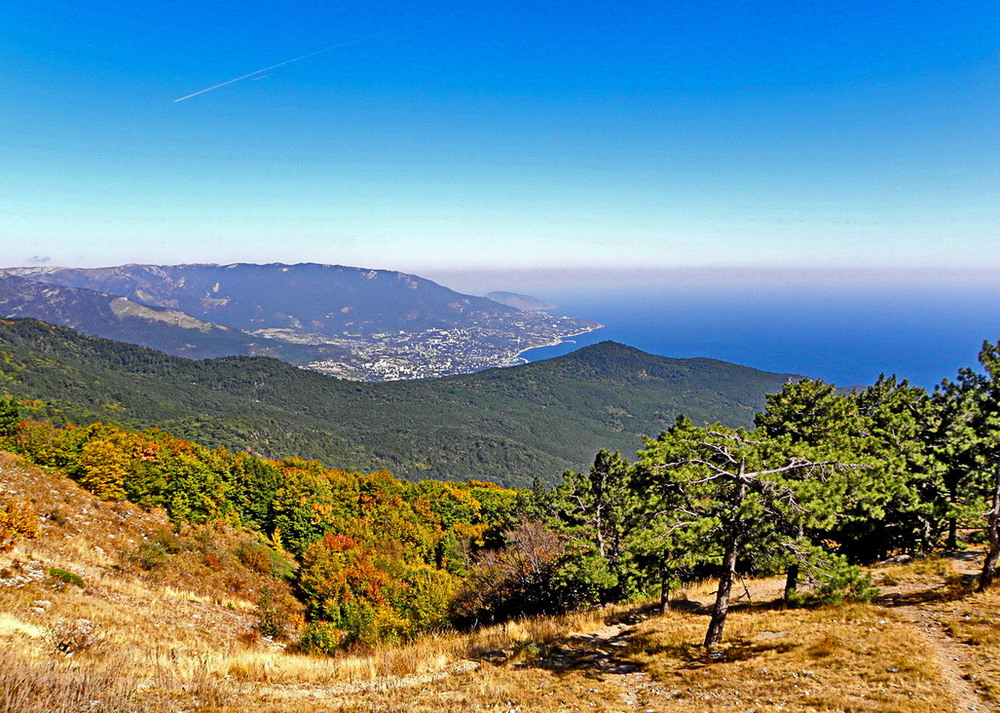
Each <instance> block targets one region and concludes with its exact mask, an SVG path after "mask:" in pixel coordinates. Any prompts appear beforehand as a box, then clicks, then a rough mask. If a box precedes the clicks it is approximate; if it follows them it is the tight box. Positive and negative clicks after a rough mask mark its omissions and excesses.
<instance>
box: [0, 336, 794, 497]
mask: <svg viewBox="0 0 1000 713" xmlns="http://www.w3.org/2000/svg"><path fill="white" fill-rule="evenodd" d="M0 357H3V359H4V361H3V362H0V370H2V376H3V378H4V379H5V380H4V383H3V387H2V390H4V391H9V392H10V393H13V394H15V395H17V396H19V397H30V398H39V399H43V400H46V401H50V402H54V403H55V404H56V405H57V407H58V409H60V413H58V414H53V415H55V416H57V417H61V418H65V419H71V420H75V421H77V422H84V421H87V420H96V419H101V420H111V421H115V422H119V423H122V424H123V425H129V426H134V427H153V426H157V427H161V428H163V429H165V430H168V431H170V432H172V433H175V434H176V435H179V436H182V437H186V438H190V439H193V440H197V441H199V442H202V443H205V444H207V445H213V446H214V445H225V446H227V447H230V448H233V449H236V450H241V449H251V450H254V451H257V452H260V453H262V454H264V455H267V456H290V455H301V456H304V457H308V458H320V459H322V460H324V461H326V462H328V463H329V464H331V465H334V466H337V467H342V468H348V469H373V468H378V467H386V468H388V469H390V470H392V471H393V472H395V473H396V474H398V475H403V476H407V477H421V476H425V475H429V476H436V477H444V478H460V479H464V478H468V477H479V478H485V479H489V480H494V481H496V482H500V483H503V484H515V485H516V484H520V485H524V484H527V483H529V482H530V480H531V478H532V477H533V476H538V477H540V478H541V479H542V480H543V481H549V482H552V481H553V480H554V479H555V478H557V477H558V476H559V474H561V472H562V471H563V470H565V469H566V468H574V469H580V468H584V467H587V465H588V464H589V462H590V461H591V460H592V459H593V455H594V453H595V452H596V451H597V450H598V449H599V448H610V449H614V450H621V451H622V452H623V453H625V454H626V455H627V456H628V455H631V454H632V453H634V452H635V451H636V450H637V449H638V448H639V447H641V436H642V435H644V434H649V435H656V434H657V433H659V432H660V431H661V430H662V429H663V428H665V427H666V426H668V425H669V424H670V423H672V422H673V420H674V419H675V418H676V416H677V414H678V413H681V412H683V413H685V414H687V415H688V416H690V417H691V418H692V419H693V420H694V421H695V422H703V421H704V422H714V421H721V422H723V423H727V424H729V425H748V424H749V423H750V421H751V420H752V417H753V414H754V413H755V411H756V410H757V409H758V408H760V407H761V406H762V405H763V400H764V394H765V393H768V392H773V391H777V390H779V389H780V387H781V385H782V384H783V383H784V382H785V381H786V380H787V379H789V378H792V377H790V375H783V374H771V373H768V372H762V371H758V370H755V369H750V368H748V367H742V366H738V365H735V364H729V363H726V362H720V361H715V360H711V359H668V358H665V357H659V356H653V355H650V354H646V353H644V352H641V351H638V350H636V349H632V348H630V347H626V346H623V345H620V344H614V343H612V342H603V343H601V344H596V345H593V346H590V347H586V348H584V349H581V350H579V351H577V352H574V353H572V354H569V355H567V356H564V357H559V358H556V359H550V360H547V361H543V362H535V363H532V364H526V365H523V366H517V367H511V368H506V369H491V370H488V371H485V372H480V373H478V374H466V375H462V376H455V377H448V378H444V379H428V380H423V381H409V382H394V383H385V384H370V383H359V382H347V381H340V380H337V379H333V378H330V377H327V376H324V375H321V374H317V373H313V372H309V371H304V370H301V369H296V368H293V367H290V366H289V365H287V364H284V363H282V362H279V361H276V360H271V359H259V358H240V357H230V358H223V359H217V360H212V361H189V360H184V359H178V358H174V357H169V356H166V355H164V354H160V353H157V352H153V351H150V350H148V349H144V348H141V347H135V346H132V345H126V344H122V343H118V342H110V341H105V340H100V339H92V338H86V337H82V336H80V335H77V334H75V333H73V332H71V331H69V330H65V329H61V328H54V327H50V326H48V325H44V324H41V323H38V322H34V321H32V320H15V321H12V322H8V323H3V324H2V325H0Z"/></svg>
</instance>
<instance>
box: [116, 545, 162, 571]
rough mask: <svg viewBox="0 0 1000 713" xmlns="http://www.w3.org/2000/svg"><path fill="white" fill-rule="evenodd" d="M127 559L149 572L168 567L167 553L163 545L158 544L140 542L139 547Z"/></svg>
mask: <svg viewBox="0 0 1000 713" xmlns="http://www.w3.org/2000/svg"><path fill="white" fill-rule="evenodd" d="M126 557H127V558H128V559H129V560H130V561H131V562H132V563H133V564H135V565H136V566H137V567H139V569H143V570H145V571H147V572H152V571H154V570H157V569H160V568H162V567H165V566H166V565H167V560H168V557H167V551H166V550H165V549H163V545H160V544H159V543H156V542H140V543H139V545H138V546H137V547H136V548H135V549H134V550H131V551H130V552H128V553H127V554H126Z"/></svg>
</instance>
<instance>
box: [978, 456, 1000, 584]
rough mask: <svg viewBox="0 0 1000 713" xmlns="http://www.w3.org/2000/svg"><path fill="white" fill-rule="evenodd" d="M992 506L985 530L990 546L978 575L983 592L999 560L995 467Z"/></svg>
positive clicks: (999, 489) (999, 477) (999, 476)
mask: <svg viewBox="0 0 1000 713" xmlns="http://www.w3.org/2000/svg"><path fill="white" fill-rule="evenodd" d="M992 505H993V507H992V508H990V512H989V519H988V520H987V521H986V522H987V524H986V531H987V535H988V536H989V539H990V548H989V550H987V551H986V561H985V562H983V573H982V574H981V575H979V591H980V592H984V591H986V590H987V589H989V588H990V586H991V585H992V584H993V578H994V576H995V575H996V571H997V561H998V560H1000V468H998V469H997V471H996V474H995V476H994V481H993V502H992Z"/></svg>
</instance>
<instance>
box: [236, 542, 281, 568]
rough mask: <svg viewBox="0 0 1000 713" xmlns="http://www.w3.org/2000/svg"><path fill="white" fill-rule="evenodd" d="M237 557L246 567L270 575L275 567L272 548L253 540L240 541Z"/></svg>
mask: <svg viewBox="0 0 1000 713" xmlns="http://www.w3.org/2000/svg"><path fill="white" fill-rule="evenodd" d="M236 559H238V560H239V561H240V563H241V564H242V565H243V566H244V567H246V568H247V569H249V570H250V571H251V572H256V573H257V574H266V575H270V574H271V572H272V570H273V569H274V562H273V560H272V559H271V552H270V550H269V549H268V548H267V547H266V546H265V545H262V544H261V543H259V542H254V541H252V540H246V541H244V542H241V543H240V545H239V547H237V548H236Z"/></svg>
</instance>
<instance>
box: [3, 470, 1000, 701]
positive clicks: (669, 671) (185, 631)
mask: <svg viewBox="0 0 1000 713" xmlns="http://www.w3.org/2000/svg"><path fill="white" fill-rule="evenodd" d="M0 482H2V484H3V488H4V490H5V491H6V494H7V495H12V496H14V497H16V498H18V499H22V500H31V501H34V506H35V508H36V510H37V511H38V512H39V513H41V514H43V515H47V517H45V518H44V520H43V526H42V531H41V534H40V537H39V538H38V539H36V540H28V541H23V542H22V543H21V544H20V545H19V546H18V547H17V548H16V549H15V550H14V551H13V552H11V553H9V554H7V555H0V709H3V710H7V711H10V712H11V713H40V712H41V711H43V710H44V711H49V712H50V713H53V712H55V713H59V712H62V711H67V712H69V711H79V710H90V711H94V712H96V713H110V712H111V711H115V712H116V713H118V712H121V711H140V710H142V711H172V710H190V711H204V712H208V711H213V712H214V713H238V712H239V711H247V710H254V711H262V712H264V713H306V712H307V711H314V710H316V709H317V707H319V708H321V709H322V710H328V711H344V712H347V711H387V712H388V711H394V712H399V713H403V712H405V713H424V712H428V713H431V712H433V713H458V712H460V711H463V712H464V711H470V710H505V711H509V710H517V711H519V712H520V713H534V712H539V713H541V712H546V713H548V712H549V711H573V710H596V711H604V712H606V713H609V712H611V711H621V710H645V711H655V712H657V713H660V712H662V713H721V711H731V710H738V711H749V710H755V711H757V713H776V712H777V711H789V710H793V711H852V712H854V713H926V712H927V711H949V710H969V709H970V708H969V705H975V706H976V708H975V709H976V710H992V709H994V708H995V707H996V706H997V704H998V701H1000V698H998V692H997V691H996V688H995V686H996V684H995V681H996V673H997V670H996V668H997V667H996V661H998V660H1000V625H998V624H997V622H998V615H1000V593H987V594H971V593H970V592H969V591H968V590H965V589H962V588H961V587H958V586H943V585H945V584H946V583H947V582H954V581H955V579H957V578H956V577H955V572H954V570H953V567H954V566H956V565H955V564H954V563H953V562H951V561H948V560H942V561H934V560H927V561H920V562H915V563H912V564H908V565H894V566H891V567H886V568H883V569H880V570H878V571H877V572H876V581H877V582H878V583H879V584H880V585H882V586H883V587H884V589H885V591H886V592H887V593H889V594H890V596H889V597H887V598H886V600H885V603H883V604H873V605H850V606H846V607H842V608H832V607H831V608H819V609H798V610H795V609H793V610H781V609H778V608H776V607H774V606H773V604H772V602H773V599H774V598H775V597H776V596H777V595H778V593H779V592H780V588H781V582H780V580H776V579H775V580H750V581H748V582H747V585H748V587H749V591H750V593H751V594H752V597H753V602H754V606H752V607H747V606H746V601H745V600H744V601H740V602H737V606H736V607H735V608H734V610H733V611H732V613H731V615H730V618H729V621H728V624H727V629H726V638H725V642H724V645H723V650H724V652H725V656H724V657H723V658H722V659H721V660H719V661H714V662H710V661H708V660H706V659H705V658H704V657H703V656H702V654H701V652H700V649H699V647H698V643H699V642H700V641H701V638H702V637H703V635H704V631H705V626H706V623H707V617H706V616H705V615H704V613H702V612H701V611H698V610H696V609H695V608H694V607H693V605H689V606H688V607H684V608H678V610H677V611H674V612H671V613H670V614H668V615H667V616H649V611H648V610H646V611H639V610H634V611H631V612H630V611H628V610H624V609H621V608H618V609H612V608H609V609H605V610H602V611H597V612H585V613H581V614H576V615H570V616H566V617H560V618H555V619H540V620H527V621H522V622H515V623H512V624H509V625H507V626H505V627H502V628H501V627H497V628H495V629H486V630H483V631H480V632H477V633H474V634H471V635H459V634H452V633H443V634H440V635H437V636H428V637H426V638H424V639H421V640H419V641H417V642H415V643H412V644H408V645H405V646H386V647H384V648H380V649H377V650H374V651H368V652H354V653H347V654H343V655H341V656H338V657H336V658H331V659H327V658H314V657H307V656H302V655H297V654H293V653H286V652H284V651H282V650H281V648H280V647H278V646H276V645H273V644H269V643H268V642H266V641H261V640H253V639H251V638H248V637H245V636H243V635H242V634H243V633H244V632H245V631H246V630H247V629H248V628H249V627H250V626H251V625H252V623H253V621H254V619H253V616H252V611H251V610H252V602H253V601H254V599H255V597H256V594H257V593H258V592H259V591H260V587H261V585H262V584H263V580H262V579H261V578H259V577H257V578H256V579H255V578H254V575H253V574H252V573H249V572H247V571H245V570H243V569H241V568H240V567H239V566H238V565H237V564H235V563H234V561H233V558H232V557H231V556H226V554H225V553H226V552H227V551H228V550H230V549H231V548H232V547H233V546H234V545H235V544H236V542H238V540H239V537H240V534H239V533H233V532H226V531H209V532H208V537H209V539H211V540H212V541H213V543H214V545H213V546H214V547H215V550H214V552H215V553H216V555H217V558H218V559H219V560H220V561H221V562H222V563H223V565H222V568H221V569H206V568H205V566H204V564H203V560H202V558H201V555H200V553H198V552H197V551H188V550H185V551H183V552H180V553H178V554H176V555H173V556H172V559H171V562H170V563H169V564H168V565H166V567H165V568H164V569H162V570H157V571H156V572H154V573H152V574H151V573H148V572H143V571H141V570H137V569H135V568H134V567H129V566H126V567H122V566H121V565H120V563H121V562H123V561H124V560H123V559H122V558H120V557H119V555H118V553H119V551H131V550H132V549H134V548H135V547H136V546H137V544H138V543H140V542H142V541H144V540H146V539H151V538H155V537H156V536H157V532H158V531H160V530H161V528H162V527H163V526H164V524H165V520H164V518H163V517H162V516H160V515H158V514H156V513H144V512H142V511H140V510H138V509H136V508H134V507H132V506H129V505H125V504H110V503H102V502H99V501H97V500H96V499H95V498H93V497H92V496H91V495H89V494H88V493H86V492H84V491H83V490H81V489H80V488H79V487H77V486H76V484H75V483H73V482H72V481H70V480H68V479H67V478H65V477H62V476H60V475H59V474H57V473H48V472H44V471H42V470H40V469H37V468H34V467H31V466H27V465H24V464H23V463H19V462H17V461H16V460H15V459H13V458H10V457H8V456H4V455H0ZM57 511H58V514H57ZM179 539H180V540H181V541H182V542H187V541H196V542H198V543H202V544H199V547H203V546H204V545H203V543H204V540H205V537H204V536H202V537H200V538H195V537H193V536H192V535H191V533H184V532H182V533H181V535H180V537H179ZM14 562H18V563H19V564H16V565H15V564H14ZM957 566H958V567H959V568H960V569H968V570H974V569H975V568H976V565H975V562H974V561H968V562H958V564H957ZM49 567H59V568H62V569H66V570H70V571H73V572H75V573H77V574H78V575H80V576H82V577H83V579H84V580H85V583H86V587H85V588H83V589H80V588H77V587H73V586H63V587H60V586H57V585H56V584H55V583H53V582H51V581H49V580H47V578H45V577H44V576H40V577H38V578H34V579H32V578H31V577H28V581H27V582H20V583H18V582H13V580H12V578H11V577H10V575H12V574H17V573H31V572H44V571H45V570H46V569H47V568H49ZM237 582H238V583H239V584H238V587H237V588H238V591H233V587H234V586H235V585H236V584H237ZM713 586H714V585H713V583H711V582H705V583H703V584H700V585H695V586H692V587H690V588H689V589H688V590H687V591H686V592H684V593H683V594H684V596H686V597H687V598H688V600H689V601H691V602H693V601H695V600H697V601H700V602H703V603H706V602H709V601H710V600H711V596H712V590H713ZM79 618H86V619H88V620H90V621H91V622H93V623H94V625H95V631H94V646H93V648H92V649H90V650H88V651H80V652H78V653H76V654H74V656H72V657H66V656H64V655H63V654H61V653H59V652H58V651H56V650H55V647H54V643H55V636H54V633H55V632H57V631H59V630H60V629H61V628H62V627H63V626H64V624H63V623H61V622H70V623H72V622H75V621H76V620H77V619H79ZM472 666H475V667H476V668H475V669H474V670H470V668H471V667H472Z"/></svg>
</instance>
